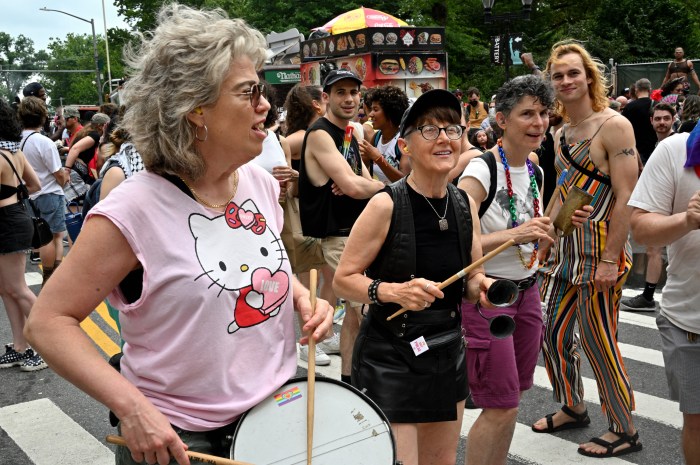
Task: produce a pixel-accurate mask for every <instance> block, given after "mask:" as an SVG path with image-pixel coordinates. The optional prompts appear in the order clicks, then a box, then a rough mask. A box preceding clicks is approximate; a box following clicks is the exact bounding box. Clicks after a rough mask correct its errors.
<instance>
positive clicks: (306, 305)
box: [27, 4, 333, 465]
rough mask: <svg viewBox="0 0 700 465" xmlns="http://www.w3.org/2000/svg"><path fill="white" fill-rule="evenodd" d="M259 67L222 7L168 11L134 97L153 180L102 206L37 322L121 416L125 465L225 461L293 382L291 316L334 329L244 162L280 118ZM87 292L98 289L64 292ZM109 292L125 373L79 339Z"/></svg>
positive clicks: (259, 179) (142, 61)
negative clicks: (243, 425)
mask: <svg viewBox="0 0 700 465" xmlns="http://www.w3.org/2000/svg"><path fill="white" fill-rule="evenodd" d="M264 56H265V41H264V39H263V37H262V35H261V34H260V33H259V32H257V31H255V30H253V29H251V28H249V27H248V26H246V24H245V23H244V22H243V21H241V20H231V19H228V18H227V17H226V14H225V13H224V12H223V11H221V10H213V11H199V10H194V9H191V8H187V7H184V6H180V5H177V4H171V5H167V6H165V7H163V9H162V10H161V12H160V13H159V16H158V27H157V29H156V30H155V31H154V33H153V36H152V37H151V38H143V42H142V46H141V49H140V51H139V52H138V54H132V55H131V56H130V60H129V61H130V64H131V66H132V67H133V69H134V74H133V77H132V78H131V79H130V81H129V82H128V83H127V85H126V88H125V99H126V101H127V105H128V108H129V109H128V110H127V112H126V114H125V116H124V120H123V125H124V126H125V128H126V129H127V130H128V131H129V133H130V134H131V136H132V139H133V142H134V145H135V147H136V148H137V149H138V151H139V153H141V155H142V158H143V161H144V163H145V165H146V171H145V172H141V173H138V174H136V175H134V176H132V177H130V178H129V179H127V180H126V181H124V182H123V183H121V184H120V185H119V186H117V187H116V188H115V189H114V190H112V191H111V192H110V194H109V196H107V197H106V198H105V199H104V200H102V201H100V202H99V203H98V204H97V205H95V206H94V207H93V208H92V210H91V211H90V213H89V215H88V216H87V218H86V220H85V224H84V226H83V229H82V231H81V233H80V236H79V238H78V240H77V241H76V243H75V246H74V248H73V249H72V250H71V253H70V257H71V258H70V260H68V261H66V263H64V264H63V265H62V266H61V268H60V269H59V270H58V272H57V273H56V274H54V276H53V278H52V279H51V281H49V285H48V286H47V287H45V288H44V290H43V292H42V294H41V296H40V297H39V299H38V301H37V304H36V306H35V308H34V311H35V312H36V315H35V316H34V313H33V316H32V318H30V321H29V323H28V330H27V336H28V338H29V340H30V341H31V342H32V343H33V344H36V346H37V348H38V349H39V350H40V351H41V353H46V354H47V355H48V360H47V361H48V363H49V365H51V366H52V367H53V368H54V369H55V370H56V371H57V372H58V373H59V374H61V375H62V376H64V377H65V378H66V379H68V380H69V381H71V382H73V383H74V384H76V385H77V386H78V387H80V388H81V389H83V390H85V391H86V392H88V393H89V394H90V395H92V396H93V397H95V398H96V399H97V400H99V401H100V402H102V403H104V404H105V405H106V406H108V407H109V408H110V409H111V410H112V412H114V414H115V415H116V417H117V418H118V419H119V430H120V432H121V434H122V436H123V437H124V438H125V440H126V443H127V446H128V449H126V448H119V449H118V450H117V453H116V462H117V464H119V465H123V464H133V463H144V462H145V463H149V464H153V463H159V464H161V465H164V464H167V463H173V462H171V456H172V459H173V460H174V461H176V462H177V463H179V464H185V463H187V462H188V459H187V457H186V455H185V444H187V447H188V448H189V450H191V451H192V450H196V451H198V452H205V453H210V454H215V455H220V456H221V455H228V453H229V452H228V451H229V447H230V444H229V445H227V444H226V437H227V436H229V435H231V433H232V431H233V429H234V428H235V422H236V421H237V419H238V418H239V417H240V415H241V414H243V413H244V412H245V411H247V410H248V409H250V408H252V407H253V406H254V405H256V404H257V403H259V402H260V401H262V400H263V399H265V398H266V397H268V396H270V395H271V394H272V393H273V392H274V391H275V390H277V389H278V388H279V387H280V386H282V385H283V384H284V383H286V382H287V381H288V379H289V378H290V377H292V376H294V375H295V373H296V344H295V343H296V341H295V333H294V321H293V311H294V310H296V311H299V312H300V317H301V319H302V320H303V321H304V322H305V324H304V327H303V330H304V333H305V334H308V333H312V334H313V337H314V339H315V340H320V339H322V338H323V337H324V336H326V335H327V334H328V333H329V332H330V330H331V327H332V316H333V308H332V307H331V306H330V305H329V304H328V302H325V301H323V300H320V299H319V301H318V303H317V305H316V308H315V312H314V314H313V316H312V311H311V310H312V309H311V304H310V299H309V291H308V290H307V289H305V288H304V287H303V286H302V285H301V284H300V283H299V282H298V281H296V279H295V278H293V277H292V273H291V269H290V267H289V261H288V259H287V256H286V252H285V251H284V247H282V245H281V240H280V239H279V234H280V230H281V227H282V209H281V208H280V206H279V203H278V202H277V199H278V196H279V183H278V182H276V181H275V179H274V178H273V177H272V176H270V175H269V174H268V173H267V172H266V171H265V170H263V169H262V168H260V167H258V166H255V165H254V164H252V163H249V162H250V161H251V160H252V159H253V158H255V157H256V156H257V155H258V154H259V153H260V152H261V150H262V143H263V140H264V139H265V131H264V130H263V129H262V128H263V122H264V121H265V117H266V115H267V112H268V110H269V108H270V105H269V103H268V102H267V100H266V99H265V92H264V87H263V86H261V85H260V84H259V80H258V76H257V71H258V69H259V67H260V66H261V65H262V61H263V57H264ZM76 280H77V281H78V282H84V283H89V286H85V287H84V289H85V291H84V292H80V293H70V294H68V293H65V292H64V291H63V289H66V288H67V287H68V285H67V284H68V283H69V282H75V281H76ZM110 291H111V292H110ZM108 295H109V301H110V303H111V304H112V305H113V306H114V307H115V308H116V309H117V310H119V312H120V323H121V331H122V332H121V336H122V339H123V340H124V347H123V353H124V355H123V357H122V359H121V375H120V374H119V373H117V372H116V371H115V370H114V369H112V367H110V366H109V364H107V362H106V361H105V360H104V359H103V358H102V357H101V356H100V354H99V353H98V352H97V351H96V350H95V348H94V347H93V345H92V344H91V342H90V340H89V339H88V338H87V337H86V335H85V334H84V333H83V332H82V330H81V329H80V327H79V322H80V321H81V320H83V319H84V318H85V317H87V315H89V314H90V312H91V311H92V309H94V308H95V306H96V305H97V304H99V302H101V301H102V300H104V299H105V298H106V297H107V296H108ZM307 341H308V337H306V336H305V337H302V338H301V340H300V342H301V343H302V344H305V343H306V342H307Z"/></svg>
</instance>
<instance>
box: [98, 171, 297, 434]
mask: <svg viewBox="0 0 700 465" xmlns="http://www.w3.org/2000/svg"><path fill="white" fill-rule="evenodd" d="M278 194H279V183H278V182H277V181H276V180H275V179H274V178H273V177H272V176H271V175H269V174H268V173H267V172H265V171H264V170H263V169H262V168H260V167H258V166H255V165H253V164H252V163H248V164H246V165H244V166H242V167H241V168H239V184H238V191H237V192H236V196H235V197H234V199H233V201H232V202H231V203H230V204H229V205H228V207H227V208H226V212H225V213H221V212H217V211H215V210H210V209H208V208H206V207H204V206H202V205H201V204H199V203H197V202H195V201H194V200H193V199H192V198H190V197H189V196H187V195H186V194H185V193H183V192H182V191H181V190H180V189H178V187H177V186H175V185H174V184H172V183H171V182H169V181H168V180H166V179H165V178H163V177H161V176H158V175H155V174H152V173H148V172H142V173H139V174H137V175H135V176H133V177H132V178H129V179H127V180H126V181H125V182H123V183H122V184H121V185H119V186H118V187H117V188H116V189H114V190H113V191H112V192H111V193H110V194H109V196H108V197H107V198H106V199H105V200H103V201H101V202H100V203H98V204H97V205H96V206H95V207H94V208H93V209H92V210H91V211H90V214H89V215H88V219H89V218H90V217H91V216H93V215H103V216H105V217H107V218H108V219H109V220H111V221H112V222H113V223H114V224H115V225H116V226H117V227H118V228H119V230H120V231H121V232H122V234H123V235H124V236H125V237H126V239H127V241H128V242H129V245H130V246H131V248H132V249H133V251H134V253H135V255H136V256H137V257H138V259H139V261H140V262H141V265H142V266H143V269H144V273H143V276H144V278H143V291H142V294H141V297H140V298H139V299H138V300H137V301H136V302H134V303H132V304H129V303H127V302H126V301H125V299H124V296H123V295H122V293H121V291H120V290H119V289H118V288H117V289H115V290H114V291H113V292H112V293H111V294H110V295H109V301H110V303H111V304H112V305H113V306H114V307H115V308H117V309H118V310H119V311H120V323H121V329H122V337H123V339H124V341H125V344H124V358H123V359H122V362H121V370H122V374H123V375H124V376H125V377H126V378H127V379H128V380H129V381H131V382H132V383H134V385H136V387H138V389H139V390H140V391H141V392H142V393H143V394H144V395H145V396H146V397H147V398H148V399H149V400H150V401H151V402H153V404H154V405H155V406H156V407H157V408H158V409H159V410H160V411H161V412H163V414H165V415H166V416H167V417H168V419H169V420H170V422H171V423H172V424H173V425H176V426H178V427H180V428H182V429H185V430H189V431H206V430H211V429H215V428H218V427H221V426H224V425H227V424H229V423H231V422H233V421H234V420H235V419H236V418H237V417H238V416H239V415H241V414H242V413H244V412H245V411H246V410H248V409H250V408H252V407H253V406H255V405H256V404H258V403H259V402H260V401H262V400H263V399H265V398H266V397H267V396H269V395H270V394H271V393H272V392H273V391H275V390H276V389H277V388H279V387H280V386H281V385H283V384H284V383H285V382H286V381H287V380H288V379H289V378H290V377H292V376H293V375H294V374H295V373H296V349H295V333H294V326H293V324H294V319H293V305H292V302H293V301H292V281H291V276H292V273H291V268H290V265H289V260H288V258H287V253H286V251H285V249H284V246H283V245H282V241H281V239H280V231H281V230H282V209H281V208H280V206H279V204H278V202H277V197H278Z"/></svg>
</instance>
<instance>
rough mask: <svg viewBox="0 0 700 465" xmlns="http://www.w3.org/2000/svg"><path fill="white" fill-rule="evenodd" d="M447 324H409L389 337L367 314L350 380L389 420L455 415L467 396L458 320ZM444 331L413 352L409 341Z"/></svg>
mask: <svg viewBox="0 0 700 465" xmlns="http://www.w3.org/2000/svg"><path fill="white" fill-rule="evenodd" d="M455 323H456V324H457V326H454V323H450V324H449V326H448V327H444V326H442V327H439V326H424V325H421V326H414V327H411V328H407V329H408V330H410V331H407V332H406V336H407V337H404V338H398V337H395V336H393V335H392V334H391V333H390V332H389V331H388V330H387V329H385V328H383V327H382V326H380V325H379V324H378V323H376V322H374V323H373V322H372V316H371V315H368V316H367V317H366V318H365V319H364V321H363V322H362V327H361V328H360V333H359V334H358V336H357V339H356V341H355V348H354V351H353V356H352V385H353V386H354V387H356V388H357V389H359V390H360V391H362V392H363V393H364V394H366V395H367V396H368V397H369V398H370V399H372V400H373V401H374V402H375V403H376V404H377V405H378V406H379V408H380V409H381V410H382V411H383V412H384V414H385V415H386V416H387V418H388V419H389V421H390V422H392V423H427V422H436V421H454V420H456V419H457V408H456V406H457V402H459V401H461V400H464V399H466V398H467V394H468V392H469V387H468V383H467V365H466V357H465V348H464V342H463V339H462V336H461V325H460V323H459V319H457V320H456V321H455ZM436 334H443V335H448V336H449V337H448V340H449V341H450V342H448V343H446V344H444V345H442V346H441V347H439V348H437V347H436V348H433V349H430V350H428V351H427V352H424V353H422V354H421V355H420V356H416V355H415V354H414V353H413V350H412V349H411V347H410V344H409V343H410V341H411V340H413V339H416V338H418V337H420V336H423V337H424V338H425V339H426V340H427V339H429V338H430V336H434V335H436Z"/></svg>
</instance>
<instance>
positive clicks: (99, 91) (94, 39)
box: [39, 7, 103, 105]
mask: <svg viewBox="0 0 700 465" xmlns="http://www.w3.org/2000/svg"><path fill="white" fill-rule="evenodd" d="M39 10H40V11H55V12H56V13H62V14H64V15H67V16H72V17H73V18H75V19H79V20H80V21H84V22H86V23H90V26H91V27H92V47H93V49H94V51H95V84H96V85H97V99H98V101H99V102H100V105H102V103H103V100H102V85H101V84H100V60H99V55H98V54H97V36H96V35H95V20H93V19H92V18H91V19H90V20H87V19H85V18H81V17H80V16H76V15H74V14H71V13H66V12H65V11H61V10H53V9H51V8H46V7H43V8H39Z"/></svg>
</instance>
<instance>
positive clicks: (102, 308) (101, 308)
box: [95, 302, 119, 334]
mask: <svg viewBox="0 0 700 465" xmlns="http://www.w3.org/2000/svg"><path fill="white" fill-rule="evenodd" d="M95 311H96V312H97V314H98V315H100V316H101V317H102V319H103V320H104V322H105V323H107V324H108V325H109V327H110V328H112V329H113V330H114V332H115V333H117V334H119V328H117V322H116V321H114V319H113V318H112V317H111V316H110V315H109V310H107V304H105V303H104V302H102V303H101V304H100V305H98V306H97V308H96V309H95Z"/></svg>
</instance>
